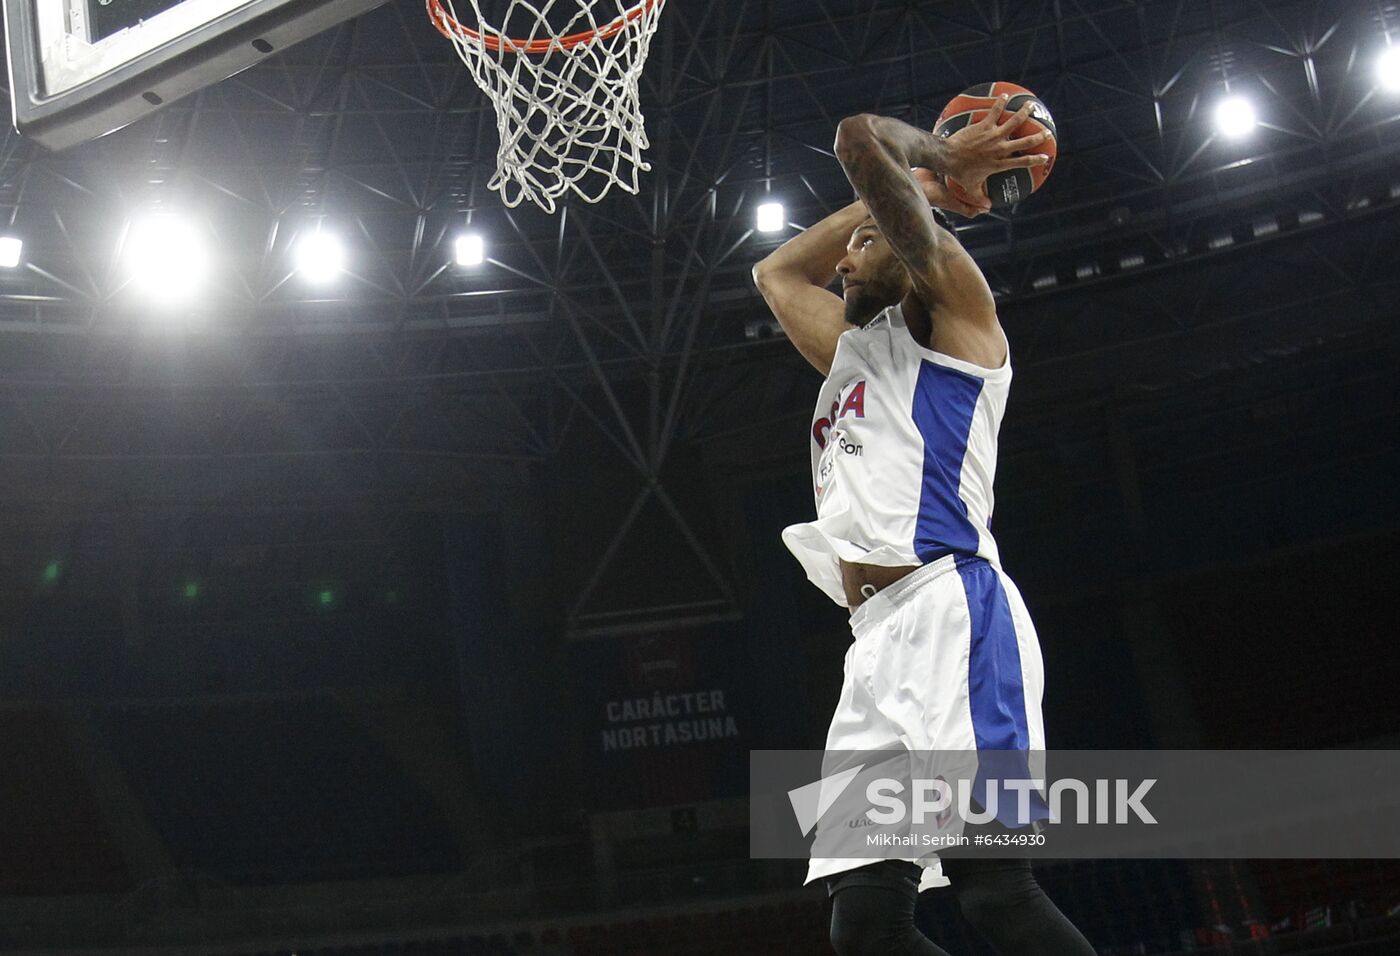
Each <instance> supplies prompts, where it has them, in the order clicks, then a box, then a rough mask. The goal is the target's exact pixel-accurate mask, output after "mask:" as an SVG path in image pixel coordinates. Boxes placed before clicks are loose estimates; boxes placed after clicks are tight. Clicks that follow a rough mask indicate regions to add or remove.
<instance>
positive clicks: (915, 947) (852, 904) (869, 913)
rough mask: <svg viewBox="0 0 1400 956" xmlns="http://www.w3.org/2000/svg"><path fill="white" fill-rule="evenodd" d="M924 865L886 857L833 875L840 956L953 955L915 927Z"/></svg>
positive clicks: (835, 943)
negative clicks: (915, 911) (916, 905)
mask: <svg viewBox="0 0 1400 956" xmlns="http://www.w3.org/2000/svg"><path fill="white" fill-rule="evenodd" d="M922 872H923V867H921V866H919V865H918V864H915V863H906V862H904V861H903V860H881V861H879V862H878V863H872V864H870V865H868V866H862V867H860V868H858V869H854V870H848V871H847V872H845V873H842V874H840V875H838V876H833V877H828V878H827V881H826V885H827V891H828V892H829V893H831V945H832V948H833V949H835V950H836V953H837V956H948V951H947V950H945V949H942V948H940V947H939V946H937V945H935V944H934V943H933V941H932V940H930V939H929V938H928V937H927V936H925V935H924V934H923V933H921V932H919V928H918V927H917V926H915V925H914V904H915V902H916V901H917V899H918V896H919V877H920V875H921V873H922Z"/></svg>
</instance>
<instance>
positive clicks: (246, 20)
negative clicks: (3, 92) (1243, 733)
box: [3, 0, 385, 149]
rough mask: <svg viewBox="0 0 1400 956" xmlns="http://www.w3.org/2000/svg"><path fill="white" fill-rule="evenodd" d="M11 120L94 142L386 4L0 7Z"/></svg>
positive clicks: (51, 143) (26, 1) (59, 139)
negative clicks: (268, 57) (7, 61)
mask: <svg viewBox="0 0 1400 956" xmlns="http://www.w3.org/2000/svg"><path fill="white" fill-rule="evenodd" d="M3 2H4V10H5V41H6V48H7V50H8V53H9V67H10V90H11V94H12V99H13V103H14V121H15V126H16V128H18V129H19V131H20V132H21V133H23V134H24V135H26V136H28V137H30V138H31V139H34V140H37V141H38V142H40V143H42V144H44V145H45V146H47V147H49V148H50V149H63V148H65V147H68V146H73V145H75V144H77V143H82V142H85V141H87V140H90V139H95V138H96V137H98V136H101V135H103V134H104V133H109V132H111V131H112V130H115V129H120V128H121V127H123V126H125V125H127V124H128V123H131V122H133V121H135V120H137V119H140V118H141V117H142V116H145V115H146V114H147V113H152V112H154V111H156V110H158V109H160V108H161V107H162V106H165V105H166V104H168V103H171V102H174V101H175V100H178V99H179V98H180V97H182V96H186V95H188V94H190V93H193V92H195V91H197V90H199V89H202V88H203V87H206V86H209V85H210V84H212V83H216V82H218V81H219V80H222V79H225V78H226V77H229V76H232V75H233V74H234V73H237V72H239V71H240V70H244V69H246V68H248V67H250V66H252V65H253V64H255V63H257V62H258V61H259V60H261V59H263V58H265V57H267V56H270V55H271V54H274V53H276V52H278V51H279V50H281V49H283V48H284V47H288V46H291V45H292V44H294V43H297V42H299V41H301V40H304V39H306V38H308V37H311V36H314V35H315V34H317V33H320V32H321V31H323V30H326V29H328V28H330V27H332V26H334V25H336V24H338V23H341V22H343V21H345V20H349V19H352V18H354V17H357V16H359V15H360V14H362V13H365V12H367V11H369V10H371V9H373V8H374V7H377V6H379V5H380V4H382V3H384V2H385V0H3Z"/></svg>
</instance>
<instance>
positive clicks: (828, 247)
mask: <svg viewBox="0 0 1400 956" xmlns="http://www.w3.org/2000/svg"><path fill="white" fill-rule="evenodd" d="M866 215H867V213H866V211H865V206H864V205H862V204H861V203H858V202H856V203H851V205H849V206H847V207H846V208H844V209H841V210H838V211H837V212H834V213H832V214H831V215H830V216H827V217H826V218H825V219H823V220H822V221H821V222H819V223H817V224H816V225H815V226H812V227H811V228H810V229H807V230H805V231H804V232H802V233H801V234H800V235H797V236H794V237H793V238H792V239H789V240H788V241H787V242H785V243H783V245H781V246H779V247H778V249H777V250H776V251H774V252H773V253H772V254H771V255H769V256H768V257H767V258H766V259H764V260H763V261H761V262H760V263H758V265H756V266H754V268H753V280H754V284H755V285H757V286H758V291H759V292H760V293H761V294H762V295H763V299H764V301H765V302H767V303H768V307H769V308H770V309H772V310H773V315H774V316H775V317H776V318H777V320H778V324H779V325H781V326H782V327H783V331H784V332H786V333H787V337H788V339H789V340H790V341H791V342H792V344H793V345H795V346H796V347H797V351H799V352H801V353H802V357H803V358H805V359H806V360H807V361H808V362H811V363H812V365H813V366H814V367H815V368H816V369H817V371H819V372H821V373H822V374H823V375H825V374H827V373H828V372H830V371H831V360H832V357H833V356H834V355H835V354H836V340H837V338H839V337H840V335H841V333H842V332H844V331H846V330H847V329H849V328H850V326H849V325H847V324H846V319H845V304H844V303H843V302H842V301H841V299H840V298H839V297H838V296H836V295H835V294H834V293H832V292H831V291H830V290H829V289H828V288H827V286H829V285H831V282H832V280H833V279H835V278H836V264H837V263H838V262H840V261H841V259H842V257H844V256H845V254H846V243H847V242H848V241H849V240H850V238H851V233H852V232H853V231H854V230H855V228H856V226H858V225H860V223H861V222H862V221H863V220H864V219H865V218H866Z"/></svg>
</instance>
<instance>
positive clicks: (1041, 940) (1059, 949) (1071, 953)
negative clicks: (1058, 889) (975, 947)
mask: <svg viewBox="0 0 1400 956" xmlns="http://www.w3.org/2000/svg"><path fill="white" fill-rule="evenodd" d="M943 872H944V873H945V874H947V876H948V879H949V880H950V881H952V885H953V893H954V895H955V896H956V897H957V900H958V909H959V910H961V911H962V915H963V917H964V918H965V919H966V920H967V921H968V922H969V923H971V924H972V926H973V928H974V929H976V930H977V932H978V933H980V934H981V935H982V937H983V938H984V939H985V940H986V941H987V942H988V943H990V944H991V946H992V948H993V949H995V950H996V951H997V953H998V956H1094V947H1093V946H1091V945H1089V941H1088V940H1087V939H1085V938H1084V934H1083V933H1081V932H1079V930H1078V929H1077V928H1075V925H1074V924H1073V923H1071V922H1070V921H1069V919H1068V918H1067V917H1066V916H1065V915H1064V914H1063V913H1061V912H1060V910H1059V907H1057V906H1056V905H1055V904H1054V902H1053V901H1052V900H1051V899H1050V897H1048V896H1046V895H1045V890H1044V889H1042V888H1041V886H1040V883H1039V881H1038V880H1036V878H1035V874H1033V873H1032V872H1031V864H1030V861H1029V860H994V859H985V858H981V857H947V858H945V859H944V860H943ZM916 952H917V950H916Z"/></svg>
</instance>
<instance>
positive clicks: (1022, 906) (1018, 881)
mask: <svg viewBox="0 0 1400 956" xmlns="http://www.w3.org/2000/svg"><path fill="white" fill-rule="evenodd" d="M996 877H997V878H995V879H985V878H984V879H977V880H966V881H963V882H962V883H961V884H959V882H958V881H957V880H956V879H955V880H953V890H954V893H955V894H956V896H957V899H958V909H959V910H960V911H961V912H962V915H963V917H964V918H965V919H966V920H967V921H968V922H969V923H971V924H972V925H973V926H974V927H976V928H977V929H978V930H979V931H980V932H982V933H983V934H984V935H986V936H987V937H988V938H992V939H995V938H998V937H1001V936H1003V935H1005V934H1006V933H1008V932H1014V930H1015V928H1016V927H1018V926H1020V925H1023V924H1024V923H1025V920H1024V919H1022V918H1021V917H1023V916H1024V915H1025V913H1026V909H1027V908H1028V907H1030V908H1032V909H1033V908H1035V907H1036V906H1037V905H1038V901H1039V900H1040V899H1041V898H1042V897H1043V896H1044V891H1043V890H1041V888H1040V884H1039V883H1037V882H1036V880H1035V877H1033V876H1031V875H1030V873H1029V868H1027V872H1024V873H1021V872H1017V871H1014V870H1013V871H1001V872H999V873H997V874H996Z"/></svg>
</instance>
